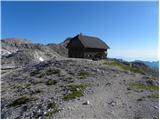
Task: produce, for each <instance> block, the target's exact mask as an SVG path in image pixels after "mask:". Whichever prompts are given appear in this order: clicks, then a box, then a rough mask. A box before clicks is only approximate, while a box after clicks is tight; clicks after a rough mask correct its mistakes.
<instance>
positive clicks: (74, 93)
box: [63, 84, 87, 101]
mask: <svg viewBox="0 0 160 120" xmlns="http://www.w3.org/2000/svg"><path fill="white" fill-rule="evenodd" d="M86 87H87V85H82V84H79V85H77V84H71V85H68V88H69V90H70V91H71V93H69V94H67V95H65V96H64V97H63V100H65V101H68V100H72V99H75V98H76V97H81V96H83V92H84V90H85V88H86Z"/></svg>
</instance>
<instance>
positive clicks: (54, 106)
mask: <svg viewBox="0 0 160 120" xmlns="http://www.w3.org/2000/svg"><path fill="white" fill-rule="evenodd" d="M47 108H48V109H52V111H48V112H46V114H45V116H46V117H47V118H52V117H53V115H54V114H55V113H56V112H59V111H60V109H58V106H57V104H56V103H55V102H51V103H48V105H47Z"/></svg>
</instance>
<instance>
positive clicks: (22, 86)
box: [13, 83, 31, 89]
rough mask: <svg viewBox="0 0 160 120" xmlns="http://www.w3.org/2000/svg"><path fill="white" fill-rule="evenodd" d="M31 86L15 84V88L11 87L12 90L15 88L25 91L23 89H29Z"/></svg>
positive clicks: (28, 84)
mask: <svg viewBox="0 0 160 120" xmlns="http://www.w3.org/2000/svg"><path fill="white" fill-rule="evenodd" d="M30 86H31V84H30V83H27V84H17V85H15V86H13V87H14V88H17V89H25V88H27V89H28V88H30Z"/></svg>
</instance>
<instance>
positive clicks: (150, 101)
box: [1, 58, 159, 119]
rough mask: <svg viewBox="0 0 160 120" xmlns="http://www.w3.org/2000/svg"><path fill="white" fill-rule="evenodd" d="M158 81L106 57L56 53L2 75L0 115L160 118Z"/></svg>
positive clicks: (24, 116) (7, 116) (14, 116)
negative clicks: (73, 56) (64, 56)
mask: <svg viewBox="0 0 160 120" xmlns="http://www.w3.org/2000/svg"><path fill="white" fill-rule="evenodd" d="M106 62H107V64H106ZM158 84H159V82H158V79H153V78H151V77H149V76H148V74H142V73H138V72H135V71H132V70H129V69H123V68H122V67H120V66H117V65H115V64H110V63H108V61H92V60H85V59H69V58H55V59H52V60H48V61H42V62H40V63H38V64H34V65H27V66H25V67H24V68H18V69H16V70H14V71H12V72H10V73H9V74H4V75H3V76H2V95H1V96H2V99H1V101H2V102H1V104H2V105H1V106H2V114H1V117H2V118H12V119H13V118H19V119H20V118H68V119H69V118H81V119H83V118H90V119H91V118H97V119H98V118H99V119H100V118H104V119H105V118H106V119H107V118H108V119H109V118H136V119H137V118H147V119H149V118H150V119H152V118H159V113H158V111H159V107H158V104H159V103H158V97H159V95H158V89H159V87H158Z"/></svg>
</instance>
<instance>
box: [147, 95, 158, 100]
mask: <svg viewBox="0 0 160 120" xmlns="http://www.w3.org/2000/svg"><path fill="white" fill-rule="evenodd" d="M147 97H148V98H155V99H158V98H159V94H151V95H148V96H147Z"/></svg>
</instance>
